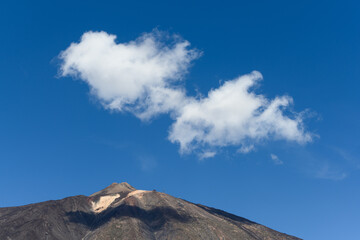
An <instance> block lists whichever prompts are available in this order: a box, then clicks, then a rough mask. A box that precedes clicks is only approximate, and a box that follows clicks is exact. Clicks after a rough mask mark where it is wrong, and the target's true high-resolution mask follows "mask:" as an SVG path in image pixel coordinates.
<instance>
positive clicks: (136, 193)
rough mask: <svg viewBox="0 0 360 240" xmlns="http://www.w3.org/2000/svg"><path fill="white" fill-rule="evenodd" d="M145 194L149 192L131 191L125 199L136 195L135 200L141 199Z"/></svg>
mask: <svg viewBox="0 0 360 240" xmlns="http://www.w3.org/2000/svg"><path fill="white" fill-rule="evenodd" d="M146 192H149V191H145V190H135V191H132V192H131V193H129V194H128V195H127V197H131V196H135V195H136V197H137V198H140V199H141V198H142V197H143V196H144V193H146Z"/></svg>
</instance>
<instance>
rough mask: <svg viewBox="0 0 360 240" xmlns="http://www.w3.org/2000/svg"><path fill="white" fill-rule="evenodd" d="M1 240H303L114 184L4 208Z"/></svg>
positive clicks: (158, 194) (202, 207) (0, 221)
mask: <svg viewBox="0 0 360 240" xmlns="http://www.w3.org/2000/svg"><path fill="white" fill-rule="evenodd" d="M0 239H7V240H10V239H11V240H12V239H29V240H32V239H84V240H87V239H156V240H157V239H159V240H160V239H299V238H296V237H293V236H290V235H287V234H284V233H280V232H277V231H275V230H272V229H270V228H267V227H265V226H263V225H260V224H258V223H255V222H252V221H250V220H248V219H245V218H242V217H239V216H236V215H233V214H231V213H227V212H225V211H222V210H219V209H215V208H211V207H207V206H205V205H201V204H195V203H191V202H189V201H186V200H183V199H180V198H176V197H173V196H170V195H168V194H165V193H161V192H157V191H155V190H152V191H145V190H137V189H135V188H134V187H132V186H131V185H129V184H128V183H113V184H111V185H110V186H108V187H106V188H104V189H103V190H100V191H98V192H95V193H93V194H91V195H89V196H84V195H77V196H72V197H67V198H64V199H60V200H50V201H46V202H40V203H33V204H29V205H24V206H19V207H8V208H0Z"/></svg>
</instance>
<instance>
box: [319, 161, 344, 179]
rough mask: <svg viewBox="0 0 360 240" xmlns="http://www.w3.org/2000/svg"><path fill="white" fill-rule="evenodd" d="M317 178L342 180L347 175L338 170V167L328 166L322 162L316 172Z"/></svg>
mask: <svg viewBox="0 0 360 240" xmlns="http://www.w3.org/2000/svg"><path fill="white" fill-rule="evenodd" d="M316 177H317V178H321V179H329V180H335V181H339V180H343V179H344V178H346V177H347V174H346V173H345V172H343V171H340V170H338V169H333V168H330V166H329V165H328V164H324V165H323V166H322V167H321V168H320V169H319V170H318V172H317V173H316Z"/></svg>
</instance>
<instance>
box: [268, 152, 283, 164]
mask: <svg viewBox="0 0 360 240" xmlns="http://www.w3.org/2000/svg"><path fill="white" fill-rule="evenodd" d="M270 157H271V160H272V161H273V163H274V164H275V165H282V164H284V162H283V161H281V160H280V159H279V157H278V156H277V155H275V154H273V153H271V154H270Z"/></svg>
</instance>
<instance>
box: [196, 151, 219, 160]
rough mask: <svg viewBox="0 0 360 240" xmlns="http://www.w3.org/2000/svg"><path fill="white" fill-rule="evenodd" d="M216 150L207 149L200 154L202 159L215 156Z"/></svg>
mask: <svg viewBox="0 0 360 240" xmlns="http://www.w3.org/2000/svg"><path fill="white" fill-rule="evenodd" d="M215 155H216V152H214V151H205V152H202V153H200V154H199V158H200V160H203V159H206V158H213V157H215Z"/></svg>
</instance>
